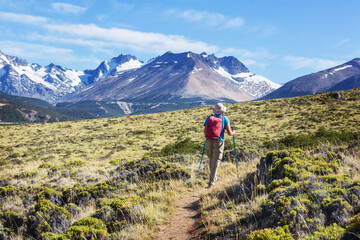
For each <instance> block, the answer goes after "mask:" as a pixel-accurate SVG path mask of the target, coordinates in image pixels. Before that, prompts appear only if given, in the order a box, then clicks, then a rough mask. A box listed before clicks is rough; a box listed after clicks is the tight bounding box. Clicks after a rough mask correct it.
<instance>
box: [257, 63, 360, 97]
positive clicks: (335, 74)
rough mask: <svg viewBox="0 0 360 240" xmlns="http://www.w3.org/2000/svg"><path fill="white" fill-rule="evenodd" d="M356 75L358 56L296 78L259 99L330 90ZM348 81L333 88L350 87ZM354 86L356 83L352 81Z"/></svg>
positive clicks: (357, 71)
mask: <svg viewBox="0 0 360 240" xmlns="http://www.w3.org/2000/svg"><path fill="white" fill-rule="evenodd" d="M356 75H360V58H356V59H353V60H351V61H349V62H347V63H344V64H342V65H339V66H336V67H333V68H330V69H327V70H324V71H320V72H317V73H312V74H309V75H306V76H302V77H299V78H296V79H294V80H292V81H290V82H288V83H286V84H285V85H284V86H282V87H280V88H279V89H277V90H275V91H273V92H272V93H269V94H268V95H266V96H264V97H262V98H260V100H265V99H274V98H286V97H295V96H303V95H311V94H314V93H321V92H328V91H332V89H333V87H335V86H336V85H337V84H340V83H341V82H342V81H344V80H346V79H349V78H351V77H353V76H356ZM348 81H349V82H348V83H346V82H345V83H343V84H340V85H338V87H336V88H334V89H335V90H345V89H350V88H351V87H350V85H351V84H350V82H352V81H353V80H348ZM354 86H358V85H357V84H355V83H354Z"/></svg>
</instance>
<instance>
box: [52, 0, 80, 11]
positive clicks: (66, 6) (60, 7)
mask: <svg viewBox="0 0 360 240" xmlns="http://www.w3.org/2000/svg"><path fill="white" fill-rule="evenodd" d="M51 7H52V8H53V9H54V10H55V11H57V12H60V13H73V14H79V13H83V12H85V11H86V8H84V7H80V6H76V5H73V4H70V3H62V2H56V3H53V4H51Z"/></svg>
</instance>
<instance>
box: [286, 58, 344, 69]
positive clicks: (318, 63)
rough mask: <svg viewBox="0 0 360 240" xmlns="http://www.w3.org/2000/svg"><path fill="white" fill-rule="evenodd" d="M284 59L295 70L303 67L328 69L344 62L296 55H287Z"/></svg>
mask: <svg viewBox="0 0 360 240" xmlns="http://www.w3.org/2000/svg"><path fill="white" fill-rule="evenodd" d="M283 60H284V61H285V62H286V64H287V65H289V66H291V67H292V68H293V69H294V70H298V69H301V68H311V69H313V70H316V71H320V70H324V69H328V68H331V67H334V66H337V65H340V64H342V63H343V62H342V61H333V60H327V59H319V58H305V57H295V56H285V57H284V58H283Z"/></svg>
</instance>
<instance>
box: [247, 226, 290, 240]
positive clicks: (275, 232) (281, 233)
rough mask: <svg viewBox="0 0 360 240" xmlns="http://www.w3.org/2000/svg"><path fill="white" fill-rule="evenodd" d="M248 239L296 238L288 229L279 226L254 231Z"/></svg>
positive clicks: (276, 239)
mask: <svg viewBox="0 0 360 240" xmlns="http://www.w3.org/2000/svg"><path fill="white" fill-rule="evenodd" d="M248 240H294V238H293V237H292V236H291V234H290V233H289V232H288V231H285V230H284V229H283V228H282V227H278V228H275V229H271V228H265V229H262V230H256V231H252V232H251V233H250V235H249V236H248Z"/></svg>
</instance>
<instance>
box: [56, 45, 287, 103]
mask: <svg viewBox="0 0 360 240" xmlns="http://www.w3.org/2000/svg"><path fill="white" fill-rule="evenodd" d="M279 86H280V85H277V84H274V83H272V82H270V81H269V80H267V79H266V78H264V77H261V76H257V75H255V74H252V73H251V72H249V70H248V69H247V68H246V67H245V66H244V65H243V64H242V63H241V62H240V61H239V60H237V59H236V58H234V57H224V58H217V57H216V56H214V55H206V54H205V53H202V54H196V53H192V52H185V53H179V54H175V53H172V52H167V53H165V54H163V55H162V56H159V57H157V58H155V59H154V60H153V61H151V62H149V63H148V64H146V65H144V66H143V67H141V68H138V69H135V70H131V71H127V72H125V73H123V74H121V75H117V76H109V77H106V78H104V79H102V80H101V81H98V82H96V83H94V84H93V85H91V86H89V87H87V88H84V89H82V90H80V91H77V92H75V93H73V94H70V95H67V96H65V97H64V98H62V99H60V100H59V101H72V102H76V101H82V100H97V101H111V100H121V101H135V102H179V101H209V100H219V101H225V102H239V101H247V100H252V99H255V98H257V97H260V96H263V95H265V94H267V93H268V92H271V91H273V90H274V89H276V88H278V87H279Z"/></svg>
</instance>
